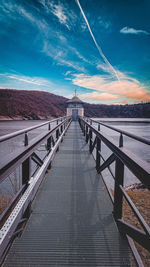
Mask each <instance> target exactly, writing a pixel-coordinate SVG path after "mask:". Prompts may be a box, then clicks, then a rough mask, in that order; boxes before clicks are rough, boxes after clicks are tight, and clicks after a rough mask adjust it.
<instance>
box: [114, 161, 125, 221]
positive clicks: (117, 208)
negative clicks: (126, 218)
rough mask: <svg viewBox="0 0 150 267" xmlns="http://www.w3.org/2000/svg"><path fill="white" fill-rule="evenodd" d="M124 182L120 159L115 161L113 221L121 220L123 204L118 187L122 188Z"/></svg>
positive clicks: (122, 166) (122, 165)
mask: <svg viewBox="0 0 150 267" xmlns="http://www.w3.org/2000/svg"><path fill="white" fill-rule="evenodd" d="M123 180H124V164H123V163H122V162H121V160H120V159H118V158H117V159H116V166H115V190H114V211H113V214H114V218H115V220H118V219H121V218H122V204H123V194H122V191H121V189H120V187H119V186H120V185H122V186H123Z"/></svg>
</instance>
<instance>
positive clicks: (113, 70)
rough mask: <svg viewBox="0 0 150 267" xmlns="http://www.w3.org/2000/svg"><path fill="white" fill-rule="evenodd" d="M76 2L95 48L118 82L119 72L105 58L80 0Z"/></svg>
mask: <svg viewBox="0 0 150 267" xmlns="http://www.w3.org/2000/svg"><path fill="white" fill-rule="evenodd" d="M76 2H77V4H78V6H79V8H80V11H81V13H82V16H83V18H84V20H85V22H86V25H87V27H88V29H89V32H90V35H91V37H92V39H93V41H94V44H95V46H96V48H97V50H98V52H99V54H100V56H101V57H102V58H103V60H104V62H105V63H106V64H107V66H108V68H109V72H110V74H112V75H115V76H116V78H117V80H119V77H118V75H117V71H116V70H115V68H114V67H113V66H112V65H111V64H110V62H109V61H108V59H107V58H106V57H105V55H104V53H103V51H102V49H101V47H100V45H99V44H98V43H97V41H96V39H95V36H94V34H93V32H92V30H91V27H90V24H89V22H88V20H87V17H86V15H85V13H84V11H83V9H82V7H81V5H80V2H79V0H76Z"/></svg>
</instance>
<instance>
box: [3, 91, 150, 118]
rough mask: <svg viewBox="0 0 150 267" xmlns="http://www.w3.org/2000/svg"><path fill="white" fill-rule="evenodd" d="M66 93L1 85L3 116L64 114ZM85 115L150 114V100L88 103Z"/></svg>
mask: <svg viewBox="0 0 150 267" xmlns="http://www.w3.org/2000/svg"><path fill="white" fill-rule="evenodd" d="M67 100H68V99H67V98H65V97H62V96H58V95H54V94H51V93H48V92H43V91H25V90H14V89H0V119H47V118H52V117H59V116H64V115H65V114H66V101H67ZM84 107H85V116H89V117H101V118H112V117H115V118H119V117H120V118H127V117H129V118H150V103H142V104H134V105H104V104H88V103H85V104H84Z"/></svg>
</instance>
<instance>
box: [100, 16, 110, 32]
mask: <svg viewBox="0 0 150 267" xmlns="http://www.w3.org/2000/svg"><path fill="white" fill-rule="evenodd" d="M97 22H98V24H99V25H100V27H101V28H102V29H105V30H107V31H108V30H110V29H111V26H112V23H111V22H110V21H109V20H108V19H106V18H105V17H102V16H99V17H98V19H97Z"/></svg>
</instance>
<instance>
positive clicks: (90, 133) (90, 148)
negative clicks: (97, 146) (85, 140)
mask: <svg viewBox="0 0 150 267" xmlns="http://www.w3.org/2000/svg"><path fill="white" fill-rule="evenodd" d="M89 138H90V142H89V150H90V153H92V130H91V129H90V131H89Z"/></svg>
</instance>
